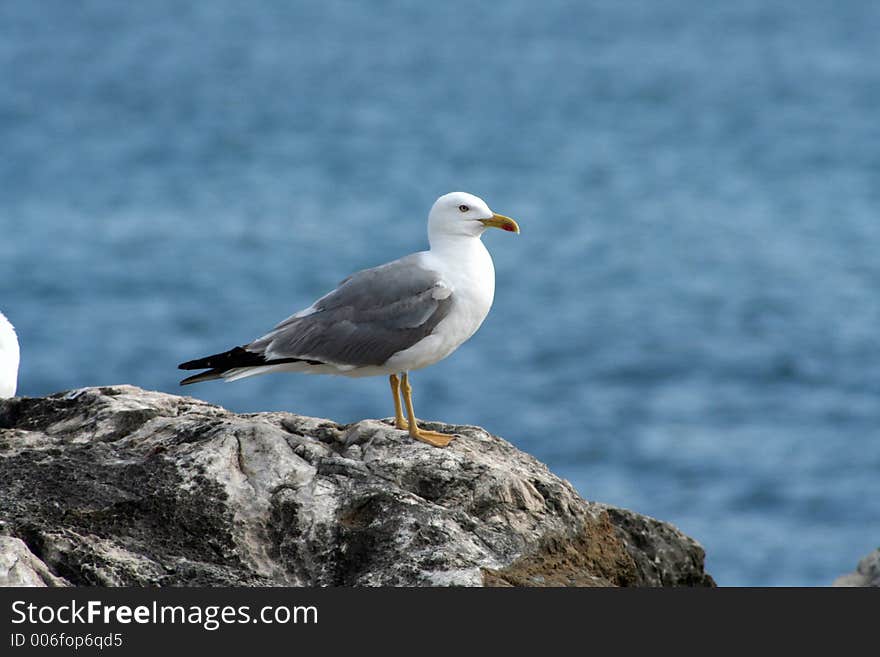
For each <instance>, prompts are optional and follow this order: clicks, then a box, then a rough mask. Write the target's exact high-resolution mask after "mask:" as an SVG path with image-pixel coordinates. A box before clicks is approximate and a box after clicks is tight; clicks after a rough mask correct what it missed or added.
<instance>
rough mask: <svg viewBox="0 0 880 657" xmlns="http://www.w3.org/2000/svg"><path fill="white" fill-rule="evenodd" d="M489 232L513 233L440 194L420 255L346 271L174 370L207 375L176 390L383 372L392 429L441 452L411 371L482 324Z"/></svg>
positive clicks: (467, 202)
mask: <svg viewBox="0 0 880 657" xmlns="http://www.w3.org/2000/svg"><path fill="white" fill-rule="evenodd" d="M487 228H500V229H502V230H506V231H509V232H512V233H519V226H518V225H517V223H516V222H515V221H514V220H513V219H511V218H510V217H505V216H504V215H501V214H495V213H494V212H492V210H490V209H489V206H488V205H486V203H485V201H483V200H482V199H481V198H479V197H477V196H474V195H472V194H466V193H465V192H452V193H450V194H446V195H444V196H441V197H440V198H438V199H437V201H436V202H435V203H434V205H433V207H432V208H431V211H430V213H429V214H428V242H429V244H430V248H429V249H428V250H427V251H421V252H419V253H413V254H411V255H408V256H405V257H403V258H400V259H398V260H394V261H393V262H389V263H387V264H384V265H380V266H378V267H373V268H371V269H364V270H362V271H359V272H357V273H355V274H352V275H351V276H349V277H348V278H346V279H345V280H343V281H342V282H341V283H340V284H339V285H338V286H337V288H336V289H335V290H333V291H332V292H330V293H328V294H326V295H324V296H323V297H321V298H320V299H318V300H317V301H315V302H314V303H313V304H312V305H311V306H309V307H308V308H305V309H304V310H300V311H299V312H298V313H296V314H294V315H291V316H290V317H288V318H287V319H285V320H284V321H283V322H281V323H280V324H278V325H277V326H276V327H275V328H274V329H272V330H271V331H270V332H269V333H267V334H266V335H264V336H263V337H261V338H258V339H256V340H254V341H253V342H251V343H250V344H246V345H244V346H240V347H235V348H233V349H230V350H229V351H224V352H221V353H218V354H214V355H212V356H206V357H204V358H198V359H196V360H191V361H188V362H186V363H182V364H180V365H179V366H178V367H179V368H180V369H183V370H197V369H207V370H208V371H206V372H202V373H200V374H196V375H194V376H190V377H188V378H186V379H183V380H182V381H181V382H180V384H181V385H187V384H191V383H198V382H200V381H210V380H212V379H221V378H222V379H225V380H226V381H236V380H238V379H243V378H245V377H249V376H254V375H257V374H268V373H269V372H305V373H309V374H339V375H343V376H350V377H362V376H388V377H389V382H390V383H391V393H392V395H393V397H394V425H395V427H396V428H397V429H401V430H405V431H408V432H409V435H410V436H412V437H413V438H414V439H416V440H420V441H422V442H425V443H427V444H429V445H433V446H434V447H446V446H447V445H448V444H449V443H450V442H451V441H452V440H453V438H454V436H451V435H449V434H443V433H439V432H436V431H428V430H426V429H421V428H419V426H418V422H417V420H416V415H415V411H414V410H413V402H412V386H411V385H410V382H409V373H410V372H411V371H413V370H419V369H422V368H423V367H427V366H429V365H433V364H434V363H436V362H437V361H440V360H442V359H444V358H446V357H447V356H448V355H449V354H451V353H452V352H453V351H455V350H456V349H457V348H458V347H459V346H461V345H462V343H464V342H465V341H466V340H467V339H468V338H470V337H471V336H472V335H473V334H474V333H475V332H476V330H477V329H478V328H479V327H480V325H481V324H482V323H483V320H484V319H486V315H488V313H489V308H490V307H491V306H492V300H493V298H494V296H495V267H494V266H493V264H492V257H491V256H490V255H489V252H488V251H487V250H486V247H485V246H484V245H483V242H482V241H480V237H481V236H482V234H483V231H485V230H486V229H487ZM401 397H402V400H401ZM401 401H402V402H403V403H402V404H401ZM403 406H405V407H406V414H407V416H408V418H409V419H408V420H407V419H405V418H404V416H403Z"/></svg>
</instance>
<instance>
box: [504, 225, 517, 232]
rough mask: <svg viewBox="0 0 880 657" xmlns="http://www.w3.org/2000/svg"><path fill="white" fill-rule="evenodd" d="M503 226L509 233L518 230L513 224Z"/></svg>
mask: <svg viewBox="0 0 880 657" xmlns="http://www.w3.org/2000/svg"><path fill="white" fill-rule="evenodd" d="M502 228H504V230H506V231H507V232H508V233H513V232H516V231H514V229H513V226H511V225H509V224H504V226H502Z"/></svg>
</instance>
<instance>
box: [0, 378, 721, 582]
mask: <svg viewBox="0 0 880 657" xmlns="http://www.w3.org/2000/svg"><path fill="white" fill-rule="evenodd" d="M426 426H427V428H431V429H434V430H440V431H447V432H455V433H458V434H459V438H457V439H456V440H455V441H453V443H452V444H451V445H450V446H449V447H448V448H446V449H435V448H432V447H429V446H427V445H424V444H421V443H418V442H414V441H412V440H411V439H410V438H409V437H408V435H407V434H406V433H405V432H402V431H397V430H394V429H393V428H391V427H390V426H389V424H388V423H386V422H384V421H379V420H364V421H362V422H358V423H356V424H353V425H349V426H339V425H337V424H335V423H333V422H331V421H328V420H322V419H317V418H310V417H302V416H298V415H293V414H289V413H259V414H253V415H236V414H234V413H231V412H229V411H226V410H224V409H222V408H220V407H217V406H213V405H211V404H207V403H205V402H202V401H199V400H197V399H193V398H190V397H178V396H173V395H167V394H162V393H157V392H149V391H145V390H141V389H139V388H135V387H132V386H113V387H104V388H83V389H80V390H73V391H70V392H65V393H58V394H56V395H52V396H50V397H46V398H37V399H29V398H19V399H11V400H5V401H2V402H0V534H2V535H5V537H6V538H5V539H4V540H3V541H2V542H0V573H2V572H3V571H4V570H5V571H6V572H7V575H6V577H7V581H9V582H11V583H15V582H18V583H25V584H37V585H39V584H49V585H59V584H60V585H64V584H68V583H69V584H73V585H102V586H116V585H135V586H153V585H245V586H248V585H293V586H325V585H329V586H365V585H366V586H370V585H393V586H397V585H412V586H447V585H456V586H458V585H460V586H559V585H566V586H567V585H584V586H614V585H616V586H676V585H685V586H691V585H699V586H705V585H713V584H714V583H713V581H712V578H711V577H710V576H709V575H708V574H706V572H705V571H704V569H703V557H704V554H703V550H702V548H701V547H700V546H699V545H698V544H697V543H696V542H695V541H693V540H692V539H690V538H688V537H687V536H684V535H683V534H681V533H680V532H679V531H678V530H676V529H675V528H674V527H672V526H671V525H668V524H666V523H663V522H660V521H658V520H654V519H652V518H648V517H645V516H641V515H638V514H636V513H633V512H631V511H626V510H623V509H618V508H614V507H609V506H606V505H603V504H597V503H592V502H585V501H584V500H583V499H581V498H580V497H579V496H578V495H577V493H576V492H575V491H574V489H573V488H572V487H571V485H570V484H569V483H568V482H565V481H563V480H561V479H559V478H558V477H556V476H554V475H553V474H552V473H550V472H549V471H548V470H547V468H546V467H545V466H544V465H543V464H541V463H539V462H538V461H537V460H535V459H534V458H532V457H531V456H529V455H528V454H525V453H523V452H521V451H519V450H517V449H516V448H515V447H513V446H512V445H510V444H509V443H507V442H505V441H504V440H502V439H501V438H497V437H495V436H492V435H490V434H488V433H486V432H485V431H484V430H482V429H480V428H477V427H466V426H454V427H453V426H448V425H439V424H427V425H426ZM16 539H20V540H16ZM16 564H17V565H16ZM16 568H17V569H18V571H17V574H16V575H14V576H10V575H9V574H8V573H11V572H12V571H13V570H15V569H16Z"/></svg>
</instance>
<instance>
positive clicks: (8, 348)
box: [0, 313, 19, 399]
mask: <svg viewBox="0 0 880 657" xmlns="http://www.w3.org/2000/svg"><path fill="white" fill-rule="evenodd" d="M18 358H19V354H18V336H16V335H15V329H14V328H12V324H10V323H9V320H8V319H6V317H5V316H4V315H3V313H0V399H4V398H6V397H14V396H15V389H16V387H17V384H18Z"/></svg>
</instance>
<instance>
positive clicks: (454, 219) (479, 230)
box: [428, 192, 519, 241]
mask: <svg viewBox="0 0 880 657" xmlns="http://www.w3.org/2000/svg"><path fill="white" fill-rule="evenodd" d="M487 228H500V229H502V230H506V231H509V232H511V233H518V232H519V226H517V225H516V222H515V221H514V220H513V219H511V218H510V217H505V216H504V215H503V214H495V213H494V212H492V210H490V209H489V206H488V205H486V202H485V201H484V200H483V199H481V198H480V197H479V196H474V195H473V194H467V193H465V192H451V193H450V194H444V195H443V196H441V197H440V198H438V199H437V200H436V201H435V202H434V206H433V207H432V208H431V213H430V214H429V215H428V236H429V237H430V238H431V239H432V241H433V239H434V238H435V237H446V236H450V237H451V236H463V237H479V236H480V235H482V234H483V231H484V230H486V229H487Z"/></svg>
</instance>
